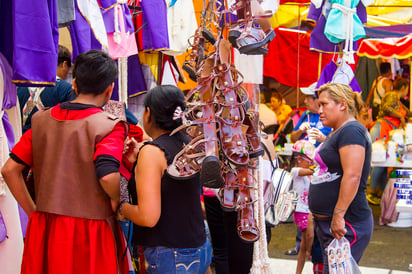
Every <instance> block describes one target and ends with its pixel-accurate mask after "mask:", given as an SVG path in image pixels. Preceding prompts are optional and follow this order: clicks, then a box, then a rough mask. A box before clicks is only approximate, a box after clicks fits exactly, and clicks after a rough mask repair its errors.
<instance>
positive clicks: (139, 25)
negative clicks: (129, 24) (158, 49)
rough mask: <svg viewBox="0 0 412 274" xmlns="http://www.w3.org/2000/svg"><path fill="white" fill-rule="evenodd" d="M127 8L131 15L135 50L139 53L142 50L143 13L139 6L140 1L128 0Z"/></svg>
mask: <svg viewBox="0 0 412 274" xmlns="http://www.w3.org/2000/svg"><path fill="white" fill-rule="evenodd" d="M127 4H128V7H129V9H130V13H131V15H132V21H133V26H134V28H135V37H136V42H137V48H138V50H139V51H142V50H143V12H142V7H141V6H140V1H135V0H128V1H127Z"/></svg>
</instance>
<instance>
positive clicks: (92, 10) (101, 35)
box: [77, 0, 108, 50]
mask: <svg viewBox="0 0 412 274" xmlns="http://www.w3.org/2000/svg"><path fill="white" fill-rule="evenodd" d="M77 6H78V7H79V10H80V12H81V14H82V15H83V17H84V18H85V19H86V20H87V22H89V23H90V27H91V28H92V31H93V33H94V35H95V37H96V39H97V40H98V41H99V42H100V44H102V46H103V47H104V48H105V49H106V50H107V49H108V41H107V33H106V27H105V26H104V21H103V15H102V12H101V11H100V7H99V4H98V3H97V0H88V1H84V0H77Z"/></svg>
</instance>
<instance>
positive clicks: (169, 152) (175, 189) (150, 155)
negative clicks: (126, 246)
mask: <svg viewBox="0 0 412 274" xmlns="http://www.w3.org/2000/svg"><path fill="white" fill-rule="evenodd" d="M144 107H145V110H144V113H143V127H144V129H145V131H146V133H147V134H148V135H149V136H150V137H151V138H152V140H153V141H151V142H147V143H145V144H144V146H143V147H141V148H140V151H139V153H138V155H137V161H136V164H135V168H134V175H133V176H132V178H131V180H130V181H129V191H130V193H131V195H132V198H133V204H130V203H127V202H123V201H121V203H120V206H119V215H120V216H121V217H125V218H127V219H129V220H131V221H132V222H133V223H134V224H136V226H135V228H134V231H133V242H134V243H135V244H138V245H142V246H144V247H145V259H146V261H147V262H148V269H147V270H148V272H149V273H176V272H179V273H205V272H206V270H207V269H208V267H209V264H210V262H211V248H210V243H209V241H208V240H207V239H206V234H205V226H204V222H203V219H204V217H203V213H202V208H201V203H200V190H201V185H200V182H199V175H198V174H196V175H194V176H190V177H188V178H180V179H179V180H177V179H176V178H175V177H172V176H170V175H169V174H168V172H167V167H168V166H169V165H171V164H172V162H173V159H174V157H175V156H176V155H177V154H178V153H179V152H180V151H181V150H182V149H183V147H184V146H185V144H187V143H189V141H190V138H189V136H187V135H184V134H183V133H181V132H178V133H176V134H174V135H170V133H171V132H172V131H173V130H174V129H175V128H177V127H179V126H180V125H181V124H182V121H181V119H173V114H174V112H175V111H176V110H179V109H180V110H184V109H185V103H184V95H183V93H182V91H181V90H180V89H178V88H177V87H175V86H171V85H165V86H158V87H155V88H153V89H151V90H150V91H149V92H148V93H147V94H146V97H145V100H144ZM136 145H137V144H136V143H135V144H130V149H129V151H130V153H128V154H132V155H133V153H135V152H136ZM133 196H134V197H133Z"/></svg>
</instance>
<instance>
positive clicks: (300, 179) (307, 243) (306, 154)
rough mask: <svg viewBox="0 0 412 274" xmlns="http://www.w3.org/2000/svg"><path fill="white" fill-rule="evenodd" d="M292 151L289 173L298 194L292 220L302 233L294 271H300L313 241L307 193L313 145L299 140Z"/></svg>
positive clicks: (298, 272) (308, 257)
mask: <svg viewBox="0 0 412 274" xmlns="http://www.w3.org/2000/svg"><path fill="white" fill-rule="evenodd" d="M292 151H293V153H292V156H291V161H290V165H291V167H292V169H291V170H290V173H291V175H292V178H293V190H294V191H296V193H297V195H298V202H297V204H296V209H295V212H294V213H293V220H294V222H295V224H296V226H297V227H298V228H299V230H300V231H301V233H302V241H301V245H300V249H299V253H298V263H297V266H296V273H297V274H300V273H302V270H303V267H304V266H305V261H306V259H310V258H311V254H312V242H313V221H312V215H311V214H310V211H309V206H308V193H309V186H310V176H311V175H312V174H313V170H312V169H310V166H311V165H313V157H314V156H315V147H314V146H313V144H312V143H310V142H309V141H305V140H299V141H297V142H296V143H295V144H294V145H293V149H292Z"/></svg>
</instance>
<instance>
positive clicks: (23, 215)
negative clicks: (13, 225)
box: [18, 205, 29, 239]
mask: <svg viewBox="0 0 412 274" xmlns="http://www.w3.org/2000/svg"><path fill="white" fill-rule="evenodd" d="M18 206H19V215H20V224H21V232H23V239H24V238H25V237H26V231H27V224H28V223H29V217H28V216H27V214H26V212H24V210H23V208H22V207H21V206H20V205H18Z"/></svg>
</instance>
